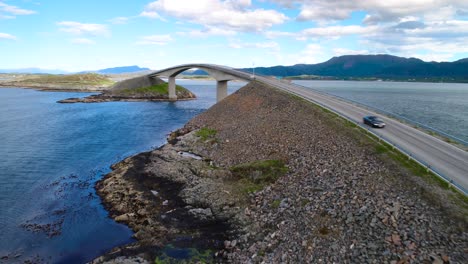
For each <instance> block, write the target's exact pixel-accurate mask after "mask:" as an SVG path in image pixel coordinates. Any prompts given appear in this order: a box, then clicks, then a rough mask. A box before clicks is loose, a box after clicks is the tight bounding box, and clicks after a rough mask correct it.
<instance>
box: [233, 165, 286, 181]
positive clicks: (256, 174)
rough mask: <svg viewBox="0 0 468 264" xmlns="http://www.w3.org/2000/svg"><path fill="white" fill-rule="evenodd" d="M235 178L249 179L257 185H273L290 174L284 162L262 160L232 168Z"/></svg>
mask: <svg viewBox="0 0 468 264" xmlns="http://www.w3.org/2000/svg"><path fill="white" fill-rule="evenodd" d="M230 171H231V172H232V173H233V175H234V176H237V177H239V178H247V179H249V180H250V181H251V182H253V183H255V184H262V183H272V182H274V181H276V179H277V178H278V177H280V176H282V175H284V174H286V173H287V172H288V168H287V167H286V165H285V164H284V161H282V160H261V161H254V162H250V163H244V164H240V165H237V166H233V167H231V168H230Z"/></svg>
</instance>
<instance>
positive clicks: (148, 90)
mask: <svg viewBox="0 0 468 264" xmlns="http://www.w3.org/2000/svg"><path fill="white" fill-rule="evenodd" d="M185 91H187V89H185V88H184V87H182V86H179V85H176V92H185ZM120 93H122V94H125V95H135V94H154V95H167V94H169V84H167V83H161V84H155V85H152V86H148V87H141V88H136V89H124V90H122V91H120Z"/></svg>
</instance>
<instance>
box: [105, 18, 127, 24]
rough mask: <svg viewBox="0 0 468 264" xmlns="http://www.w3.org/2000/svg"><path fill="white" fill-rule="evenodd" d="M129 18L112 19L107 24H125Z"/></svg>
mask: <svg viewBox="0 0 468 264" xmlns="http://www.w3.org/2000/svg"><path fill="white" fill-rule="evenodd" d="M129 19H130V18H128V17H114V18H112V19H109V22H111V23H112V24H127V22H128V20H129Z"/></svg>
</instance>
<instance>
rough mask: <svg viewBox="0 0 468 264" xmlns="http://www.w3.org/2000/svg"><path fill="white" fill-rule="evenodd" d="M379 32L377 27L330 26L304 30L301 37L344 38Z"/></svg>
mask: <svg viewBox="0 0 468 264" xmlns="http://www.w3.org/2000/svg"><path fill="white" fill-rule="evenodd" d="M377 30H378V27H376V26H368V27H362V26H357V25H350V26H329V27H317V28H309V29H305V30H303V31H302V32H301V33H300V35H301V36H303V37H312V38H314V37H327V38H334V37H342V36H347V35H365V34H371V33H374V32H376V31H377Z"/></svg>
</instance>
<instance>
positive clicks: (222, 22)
mask: <svg viewBox="0 0 468 264" xmlns="http://www.w3.org/2000/svg"><path fill="white" fill-rule="evenodd" d="M251 6H252V3H251V1H250V0H225V1H222V0H197V1H186V0H158V1H155V2H152V3H150V4H148V5H147V6H146V8H145V11H144V12H147V16H149V15H151V16H154V17H156V16H162V15H165V16H171V17H175V18H177V19H181V20H187V21H189V22H191V23H196V24H200V25H204V26H207V27H210V26H211V27H214V26H215V27H221V28H227V29H230V30H236V31H243V32H255V31H262V30H265V29H267V28H270V27H272V26H273V25H278V24H282V23H283V22H285V21H286V20H287V17H286V16H285V15H284V14H282V13H279V12H277V11H275V10H265V9H250V7H251Z"/></svg>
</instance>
